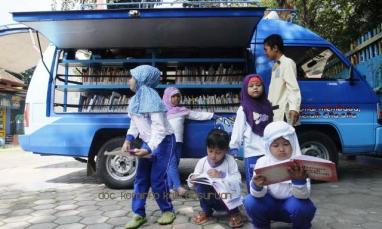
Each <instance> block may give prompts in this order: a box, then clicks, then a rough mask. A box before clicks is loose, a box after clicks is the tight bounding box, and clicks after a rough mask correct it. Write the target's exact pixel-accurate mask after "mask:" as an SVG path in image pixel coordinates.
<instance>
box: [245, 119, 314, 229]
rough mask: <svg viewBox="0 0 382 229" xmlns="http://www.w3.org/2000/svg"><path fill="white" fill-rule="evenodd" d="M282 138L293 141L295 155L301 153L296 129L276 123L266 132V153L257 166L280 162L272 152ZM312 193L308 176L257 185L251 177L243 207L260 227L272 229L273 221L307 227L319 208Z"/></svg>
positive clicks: (280, 122)
mask: <svg viewBox="0 0 382 229" xmlns="http://www.w3.org/2000/svg"><path fill="white" fill-rule="evenodd" d="M268 130H269V131H268ZM279 137H283V138H285V139H287V140H288V141H289V142H290V144H291V146H292V149H293V153H292V156H294V155H299V154H301V151H300V147H299V144H298V140H297V135H296V133H295V132H294V128H293V127H291V126H290V125H288V124H287V123H285V122H282V121H278V122H274V123H271V124H269V125H268V127H266V129H265V131H264V141H265V145H266V154H265V156H264V157H262V158H260V159H259V160H258V161H257V164H256V167H255V168H261V167H265V166H271V165H272V164H275V163H278V162H280V161H279V160H277V159H276V158H274V157H273V156H272V154H271V153H270V151H269V146H270V144H271V143H272V142H273V141H274V140H275V139H277V138H279ZM254 176H256V173H255V172H254ZM309 195H310V181H309V179H303V180H289V181H284V182H280V183H276V184H271V185H267V186H264V187H257V186H256V185H255V183H253V181H252V180H251V183H250V194H249V195H247V196H246V197H245V199H244V207H245V209H246V211H247V214H248V216H249V217H250V218H251V219H252V223H253V225H254V226H255V227H257V228H270V222H271V220H274V221H282V222H287V223H292V224H293V228H296V229H300V228H301V229H307V228H310V227H311V221H312V220H313V217H314V214H315V211H316V207H315V206H314V204H313V203H312V201H311V200H310V199H309Z"/></svg>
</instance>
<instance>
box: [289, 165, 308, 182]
mask: <svg viewBox="0 0 382 229" xmlns="http://www.w3.org/2000/svg"><path fill="white" fill-rule="evenodd" d="M288 172H289V174H290V176H291V177H292V179H296V180H304V179H306V177H307V176H306V172H305V170H304V168H303V167H302V165H301V166H300V165H298V164H295V165H294V166H291V167H289V168H288Z"/></svg>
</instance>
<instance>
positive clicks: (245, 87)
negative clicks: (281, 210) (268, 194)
mask: <svg viewBox="0 0 382 229" xmlns="http://www.w3.org/2000/svg"><path fill="white" fill-rule="evenodd" d="M240 103H241V106H240V107H239V109H238V110H237V112H236V119H235V123H234V125H233V129H232V135H231V142H230V144H229V146H230V148H231V154H236V153H237V151H238V149H239V148H240V147H241V146H243V148H244V169H245V180H246V185H247V190H248V192H249V181H250V180H251V178H252V174H253V169H254V166H255V165H256V161H257V160H258V159H259V158H260V157H261V156H263V155H264V153H265V152H264V147H263V140H262V136H263V132H264V128H265V127H266V126H267V125H268V124H269V123H270V122H272V120H273V111H272V105H271V103H270V102H269V101H268V99H267V95H266V94H265V89H264V82H263V80H262V79H261V77H260V76H259V75H256V74H252V75H247V76H246V77H245V78H244V80H243V84H242V88H241V92H240Z"/></svg>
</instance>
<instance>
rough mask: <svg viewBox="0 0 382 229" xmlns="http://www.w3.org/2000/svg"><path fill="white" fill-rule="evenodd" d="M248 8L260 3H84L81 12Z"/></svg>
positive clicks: (251, 0)
mask: <svg viewBox="0 0 382 229" xmlns="http://www.w3.org/2000/svg"><path fill="white" fill-rule="evenodd" d="M174 6H175V7H180V8H182V7H190V8H192V7H198V8H209V7H248V6H252V7H255V6H260V2H259V1H256V0H250V1H243V0H240V1H173V2H163V1H152V2H151V1H137V2H125V3H83V4H81V5H80V7H81V10H89V9H90V10H92V9H109V7H110V8H111V7H118V8H129V9H131V8H143V9H144V8H170V7H174Z"/></svg>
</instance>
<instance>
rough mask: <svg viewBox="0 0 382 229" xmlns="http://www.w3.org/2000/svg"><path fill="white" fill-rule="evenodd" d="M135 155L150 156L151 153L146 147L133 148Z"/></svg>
mask: <svg viewBox="0 0 382 229" xmlns="http://www.w3.org/2000/svg"><path fill="white" fill-rule="evenodd" d="M134 155H135V156H137V157H141V158H143V157H144V158H150V157H151V154H150V153H149V151H147V149H135V153H134Z"/></svg>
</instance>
